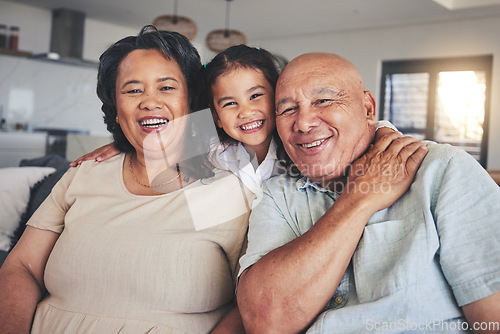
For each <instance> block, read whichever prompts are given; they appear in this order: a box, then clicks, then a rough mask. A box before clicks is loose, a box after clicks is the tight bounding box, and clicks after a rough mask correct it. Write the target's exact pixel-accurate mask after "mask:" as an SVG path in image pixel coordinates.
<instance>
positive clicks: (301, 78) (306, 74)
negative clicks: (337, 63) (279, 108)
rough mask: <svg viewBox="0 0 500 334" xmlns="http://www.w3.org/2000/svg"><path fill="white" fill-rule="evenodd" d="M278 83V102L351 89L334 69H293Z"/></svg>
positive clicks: (276, 94)
mask: <svg viewBox="0 0 500 334" xmlns="http://www.w3.org/2000/svg"><path fill="white" fill-rule="evenodd" d="M283 74H284V75H283V76H282V77H280V79H279V81H278V83H277V85H276V92H275V96H276V103H277V104H278V103H279V102H283V100H296V99H298V98H300V97H304V98H311V97H313V96H317V95H322V94H328V95H335V94H338V93H339V92H341V91H345V90H347V89H349V87H348V85H347V82H346V81H345V80H344V79H343V78H342V77H341V76H339V75H338V73H335V72H334V71H332V70H325V69H322V70H320V69H316V70H307V69H306V70H304V69H300V68H299V69H298V70H295V69H291V71H287V72H284V73H283Z"/></svg>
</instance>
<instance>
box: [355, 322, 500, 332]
mask: <svg viewBox="0 0 500 334" xmlns="http://www.w3.org/2000/svg"><path fill="white" fill-rule="evenodd" d="M365 329H366V330H367V331H369V332H375V333H376V332H380V333H383V332H389V331H404V332H410V331H414V332H418V333H422V332H424V333H425V332H437V333H439V332H444V333H446V332H456V331H471V330H472V331H492V330H496V331H498V330H500V323H499V322H474V323H472V324H469V323H468V322H466V321H461V320H460V319H459V320H457V321H451V322H448V321H442V320H430V321H421V322H417V321H409V320H406V319H399V320H396V321H380V320H375V319H368V320H366V322H365Z"/></svg>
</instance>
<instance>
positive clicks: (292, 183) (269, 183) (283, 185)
mask: <svg viewBox="0 0 500 334" xmlns="http://www.w3.org/2000/svg"><path fill="white" fill-rule="evenodd" d="M300 179H301V178H298V177H292V176H290V175H288V174H280V175H276V176H272V177H270V178H269V179H267V180H265V181H264V182H263V185H264V187H265V188H266V189H269V190H271V191H274V190H284V189H287V188H291V187H293V188H294V189H296V188H297V184H298V183H297V182H298V181H299V180H300Z"/></svg>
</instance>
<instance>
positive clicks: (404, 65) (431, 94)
mask: <svg viewBox="0 0 500 334" xmlns="http://www.w3.org/2000/svg"><path fill="white" fill-rule="evenodd" d="M492 67H493V55H481V56H470V57H447V58H429V59H408V60H388V61H382V73H381V79H380V100H379V101H380V107H379V112H380V113H381V115H383V113H384V110H385V104H386V101H385V90H386V76H387V75H390V74H405V73H408V74H411V73H428V74H429V87H428V96H427V101H428V103H427V121H426V130H425V138H426V139H428V138H430V140H434V128H435V122H434V120H435V113H436V110H435V109H436V97H437V82H438V74H439V72H447V71H484V73H485V79H486V89H485V103H484V122H483V138H482V140H481V154H480V158H479V163H480V164H481V165H482V166H483V167H486V163H487V155H488V128H489V115H490V103H491V102H490V101H491V77H492Z"/></svg>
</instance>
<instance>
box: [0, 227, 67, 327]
mask: <svg viewBox="0 0 500 334" xmlns="http://www.w3.org/2000/svg"><path fill="white" fill-rule="evenodd" d="M58 237H59V234H58V233H55V232H51V231H46V230H41V229H38V228H34V227H31V226H27V227H26V230H25V231H24V233H23V235H22V237H21V238H20V239H19V241H18V243H17V244H16V246H15V247H14V249H12V251H11V252H10V254H9V256H7V258H6V259H5V262H4V264H3V266H2V268H0V287H1V288H0V332H1V333H4V334H10V333H15V334H20V333H29V332H30V330H31V324H32V321H33V316H34V314H35V309H36V306H37V304H38V302H40V300H41V299H42V298H43V297H44V295H45V293H46V290H45V285H44V280H43V274H44V271H45V265H46V263H47V260H48V258H49V255H50V252H51V251H52V248H53V247H54V244H55V243H56V241H57V239H58Z"/></svg>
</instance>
